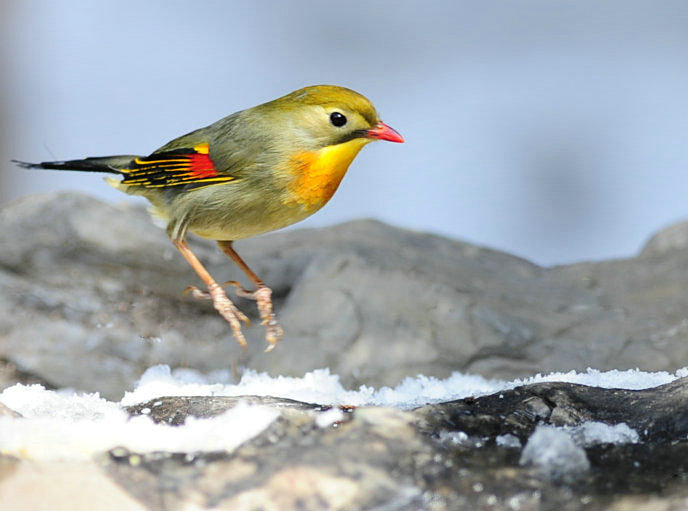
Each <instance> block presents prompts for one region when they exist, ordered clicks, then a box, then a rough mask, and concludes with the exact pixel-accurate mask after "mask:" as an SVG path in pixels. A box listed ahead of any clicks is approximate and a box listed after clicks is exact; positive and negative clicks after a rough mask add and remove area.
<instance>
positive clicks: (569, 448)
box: [520, 424, 590, 480]
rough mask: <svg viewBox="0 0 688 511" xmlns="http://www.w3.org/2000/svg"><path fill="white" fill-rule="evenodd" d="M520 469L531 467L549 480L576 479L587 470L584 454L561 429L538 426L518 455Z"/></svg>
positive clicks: (588, 466)
mask: <svg viewBox="0 0 688 511" xmlns="http://www.w3.org/2000/svg"><path fill="white" fill-rule="evenodd" d="M520 464H521V465H534V466H535V467H537V469H538V471H539V472H540V473H541V474H542V475H544V476H546V477H549V478H551V479H564V480H570V479H575V478H576V477H578V476H579V475H581V474H583V473H585V472H587V471H588V470H589V469H590V461H589V460H588V456H587V455H586V454H585V450H584V449H583V448H582V447H580V446H579V445H577V444H576V443H575V442H574V441H573V438H571V435H569V434H568V433H567V432H566V431H564V430H562V429H561V428H555V427H552V426H545V425H542V424H541V425H539V426H538V427H537V428H535V431H534V432H533V434H532V435H530V438H529V439H528V442H527V443H526V446H525V447H524V448H523V452H521V459H520Z"/></svg>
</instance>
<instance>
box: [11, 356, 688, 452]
mask: <svg viewBox="0 0 688 511" xmlns="http://www.w3.org/2000/svg"><path fill="white" fill-rule="evenodd" d="M683 376H688V368H684V369H681V370H679V371H677V372H676V373H675V374H670V373H667V372H656V373H647V372H643V371H638V370H629V371H606V372H600V371H596V370H591V369H589V370H588V371H587V372H585V373H576V372H574V371H571V372H568V373H552V374H549V375H546V376H542V375H536V376H533V377H531V378H526V379H520V380H514V381H502V380H488V379H485V378H483V377H481V376H474V375H466V374H461V373H454V374H453V375H452V376H450V377H449V378H447V379H444V380H440V379H437V378H430V377H426V376H417V377H415V378H407V379H405V380H404V381H403V382H402V383H401V384H400V385H398V386H397V387H394V388H388V387H383V388H381V389H373V388H370V387H361V388H359V389H358V390H347V389H345V388H344V387H342V385H341V384H340V382H339V376H337V375H334V374H330V372H329V370H328V369H320V370H316V371H313V372H310V373H307V374H306V375H304V376H303V377H302V378H292V377H284V376H280V377H276V378H273V377H270V376H268V375H266V374H259V373H256V372H253V371H247V372H246V373H245V374H244V376H243V377H242V379H241V381H240V382H239V383H238V384H229V383H211V382H210V381H220V382H223V381H224V382H227V381H228V380H229V376H228V374H227V373H218V374H214V375H211V376H210V377H205V376H202V375H200V374H198V373H196V372H194V371H190V370H175V371H171V370H170V368H169V367H167V366H154V367H151V368H150V369H148V370H147V371H146V372H145V374H144V375H143V376H142V377H141V380H140V381H139V382H138V384H137V385H136V388H135V389H134V390H133V391H132V392H127V393H126V394H125V396H124V398H123V399H122V401H120V402H119V403H117V402H113V401H108V400H106V399H103V398H101V397H100V396H99V395H98V394H83V393H78V392H74V391H71V390H61V391H50V390H46V389H44V388H43V387H41V386H40V385H28V386H26V385H21V384H17V385H14V386H12V387H8V388H6V389H5V390H4V391H3V392H2V393H0V403H3V404H5V405H6V406H8V407H9V408H11V409H13V410H15V411H17V412H19V413H20V414H22V416H23V417H21V418H12V417H0V452H1V453H3V454H9V455H13V456H17V457H20V458H25V459H35V460H80V459H88V458H90V457H91V456H92V455H93V454H96V453H100V452H103V451H107V450H109V449H112V448H114V447H117V446H121V447H126V448H128V449H130V450H132V451H135V452H140V453H144V452H152V451H174V452H198V451H218V450H227V451H230V450H232V449H234V448H236V447H237V446H239V445H240V444H242V443H243V442H245V441H246V440H249V439H250V438H252V437H254V436H256V435H258V434H259V433H260V432H262V431H263V430H264V429H265V428H266V427H267V426H269V425H270V423H272V421H274V420H275V419H276V418H277V417H278V416H279V411H277V410H273V409H269V408H265V407H260V406H250V405H247V404H243V405H239V406H237V407H235V408H234V409H232V410H229V411H228V412H226V413H224V414H222V415H221V416H218V417H215V418H212V419H194V418H189V419H187V421H186V424H185V425H184V426H179V427H170V426H166V425H163V424H155V423H153V421H152V420H151V419H150V418H148V417H146V416H145V415H143V416H138V417H132V418H130V417H129V415H128V414H127V413H126V412H125V411H124V410H123V409H122V407H123V406H129V405H133V404H137V403H142V402H146V401H149V400H151V399H154V398H156V397H162V396H241V395H259V396H274V397H284V398H291V399H296V400H299V401H305V402H310V403H318V404H329V405H355V406H364V405H380V406H393V407H397V408H400V409H410V408H414V407H417V406H421V405H423V404H427V403H437V402H441V401H448V400H451V399H460V398H464V397H468V396H483V395H487V394H493V393H496V392H500V391H504V390H507V389H511V388H514V387H517V386H520V385H524V384H529V383H537V382H545V381H549V382H551V381H561V382H570V383H580V384H584V385H591V386H597V387H604V388H621V389H645V388H650V387H655V386H658V385H663V384H665V383H669V382H671V381H673V380H675V379H677V378H679V377H683ZM336 420H338V412H337V411H335V412H334V413H332V414H324V415H323V416H321V417H319V418H318V419H317V424H318V426H320V427H325V426H328V425H329V424H331V423H332V422H334V421H336ZM545 428H547V427H545ZM579 428H580V429H577V430H575V431H573V430H568V431H561V430H563V429H565V428H550V429H556V430H557V432H556V433H552V432H551V431H550V430H549V429H542V430H540V428H538V430H536V433H535V434H533V436H532V437H531V440H533V441H537V440H538V438H539V437H542V438H541V445H542V447H543V448H546V447H548V445H549V444H550V443H551V441H552V439H553V435H554V436H556V435H557V434H559V433H561V434H565V436H566V438H571V439H573V440H575V441H577V442H578V444H579V445H581V444H582V445H585V446H587V445H592V444H594V443H600V442H615V443H625V442H636V441H638V435H637V433H636V432H635V431H633V430H632V429H631V428H629V427H628V426H627V425H625V424H621V425H616V426H614V427H611V426H606V425H604V424H601V423H588V424H586V425H583V426H581V427H579ZM454 435H455V438H456V439H457V440H456V441H461V434H460V433H454ZM464 436H465V434H464ZM508 437H509V435H505V437H503V438H502V437H500V438H498V442H501V445H505V446H509V447H520V445H519V443H518V439H517V438H516V437H513V438H508ZM560 438H561V439H563V437H561V436H560ZM562 441H563V442H564V444H566V440H565V439H563V440H562ZM560 443H561V442H560ZM528 444H531V442H530V441H529V442H528ZM546 454H547V453H546V452H542V449H540V451H539V455H540V456H544V455H546ZM526 455H528V456H531V455H533V454H532V453H529V451H528V446H526V449H524V457H526ZM535 456H537V453H536V455H535ZM526 461H528V460H526ZM531 461H532V460H531ZM535 463H536V464H537V461H535Z"/></svg>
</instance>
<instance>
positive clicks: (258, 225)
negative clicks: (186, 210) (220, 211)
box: [189, 207, 315, 240]
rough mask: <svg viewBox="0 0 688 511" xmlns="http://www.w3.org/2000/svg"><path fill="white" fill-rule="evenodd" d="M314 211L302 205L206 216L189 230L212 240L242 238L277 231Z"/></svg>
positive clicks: (192, 224)
mask: <svg viewBox="0 0 688 511" xmlns="http://www.w3.org/2000/svg"><path fill="white" fill-rule="evenodd" d="M314 212H315V211H313V212H309V211H306V210H305V209H304V208H302V207H298V208H292V207H288V208H282V209H281V210H280V211H279V212H274V211H254V212H252V213H251V214H243V215H238V214H237V215H234V216H225V215H222V216H221V217H220V218H218V221H213V218H210V217H206V218H205V219H203V220H201V221H197V222H192V223H191V224H190V225H189V230H190V231H191V232H193V233H194V234H196V235H197V236H200V237H202V238H208V239H212V240H240V239H244V238H251V237H253V236H258V235H259V234H265V233H267V232H271V231H276V230H277V229H282V228H283V227H287V226H289V225H292V224H294V223H296V222H300V221H301V220H303V219H305V218H307V217H308V216H310V215H311V214H312V213H314Z"/></svg>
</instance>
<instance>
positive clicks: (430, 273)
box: [0, 193, 688, 399]
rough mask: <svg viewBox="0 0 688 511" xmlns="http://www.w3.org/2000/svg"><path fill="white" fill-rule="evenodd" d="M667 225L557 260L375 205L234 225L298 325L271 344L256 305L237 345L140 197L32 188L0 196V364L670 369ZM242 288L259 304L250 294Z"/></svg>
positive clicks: (95, 375) (57, 374)
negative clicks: (307, 221) (408, 220)
mask: <svg viewBox="0 0 688 511" xmlns="http://www.w3.org/2000/svg"><path fill="white" fill-rule="evenodd" d="M679 231H681V228H678V227H674V228H671V231H670V232H671V233H676V232H679ZM683 231H685V232H688V227H684V228H683ZM683 231H681V232H683ZM666 237H668V238H670V239H671V240H680V239H682V238H681V236H679V235H677V234H671V235H666V236H664V235H663V234H662V233H660V234H659V235H657V237H655V238H654V241H651V242H650V243H649V244H648V247H646V249H645V250H644V251H643V253H642V254H641V255H640V256H638V257H637V258H631V259H622V260H613V261H602V262H598V263H581V264H574V265H570V266H561V267H554V268H542V267H539V266H536V265H534V264H531V263H529V262H527V261H524V260H522V259H519V258H516V257H513V256H509V255H507V254H503V253H500V252H497V251H494V250H489V249H486V248H482V247H476V246H474V245H470V244H468V243H463V242H459V241H454V240H449V239H446V238H442V237H440V236H434V235H430V234H424V233H419V232H414V231H409V230H403V229H398V228H395V227H391V226H388V225H385V224H382V223H380V222H375V221H372V220H364V221H355V222H349V223H346V224H342V225H338V226H334V227H330V228H324V229H310V230H291V231H287V232H281V233H275V234H271V235H267V236H263V237H260V238H255V239H250V240H245V241H239V242H238V243H237V249H238V250H239V251H240V253H241V254H242V255H243V256H244V258H245V259H246V260H247V261H248V262H249V264H250V265H251V266H253V267H254V269H255V270H256V272H257V273H258V274H259V275H261V277H262V278H263V279H264V280H265V281H266V282H267V283H268V284H269V285H270V286H272V287H273V288H274V291H275V298H276V304H275V305H276V310H277V313H278V316H279V319H280V321H281V322H282V324H283V326H284V328H285V331H286V335H285V338H284V340H283V342H282V343H281V344H280V345H279V346H278V347H277V349H276V351H274V352H273V353H269V354H264V353H263V352H262V351H263V348H264V340H263V330H262V328H261V326H260V325H259V324H258V323H259V321H254V325H253V326H252V327H251V328H250V329H248V338H249V343H250V349H249V354H248V357H246V358H242V355H241V351H240V349H239V348H238V346H237V345H236V343H235V342H234V341H233V339H232V338H231V334H230V330H229V328H228V326H227V325H226V324H225V323H224V321H223V320H221V319H220V318H219V317H218V316H217V314H216V313H215V312H214V310H213V308H212V307H211V305H210V304H209V303H207V302H204V301H195V300H193V299H191V298H189V297H184V296H182V291H183V290H184V289H185V288H186V286H188V285H190V284H195V285H197V284H198V283H199V282H198V278H197V277H196V276H195V274H194V273H193V271H192V270H191V269H190V268H189V267H188V266H187V264H186V262H185V261H184V260H183V259H182V257H181V256H179V254H177V253H176V251H175V249H174V247H173V246H172V245H171V243H170V242H169V241H168V240H167V239H166V236H165V234H164V232H163V231H162V230H160V229H158V228H157V227H155V226H154V225H153V224H152V223H151V221H150V219H149V218H148V216H147V214H146V213H145V211H144V210H143V208H140V207H138V206H131V205H122V206H114V205H110V204H105V203H102V202H100V201H97V200H95V199H92V198H90V197H88V196H85V195H79V194H74V193H59V194H51V195H43V196H33V197H28V198H25V199H23V200H21V201H17V202H14V203H10V204H7V205H5V206H4V207H3V209H2V210H0V245H1V246H2V247H3V250H2V251H1V252H0V362H2V361H4V362H5V363H7V364H11V365H12V366H13V367H16V368H17V371H19V372H20V373H21V374H22V375H24V376H23V378H24V379H25V380H31V379H32V378H33V379H34V380H35V381H41V382H43V383H44V384H47V385H50V386H53V387H72V388H77V389H82V390H87V391H98V392H101V393H102V394H103V395H104V396H106V397H109V398H115V399H116V398H119V397H120V396H121V394H122V392H123V391H124V390H126V389H130V388H132V386H133V382H134V381H135V380H136V379H137V378H138V377H139V376H140V375H141V373H142V372H143V370H144V369H145V368H147V367H148V366H150V365H152V364H157V363H163V364H168V365H170V366H172V367H192V368H194V369H197V370H199V371H201V372H203V373H210V372H211V371H215V370H220V369H231V370H232V371H233V373H234V374H239V372H240V371H241V370H242V369H243V368H252V369H257V370H260V371H268V372H270V373H271V374H273V375H277V374H283V375H299V376H300V375H302V374H304V373H305V372H307V371H310V370H313V369H315V368H320V367H329V368H330V369H331V370H332V372H334V373H337V374H339V375H340V376H341V377H342V381H343V383H344V384H345V385H347V386H357V385H360V384H367V385H373V386H381V385H393V384H397V383H398V382H399V381H400V380H402V379H403V378H404V377H406V376H413V375H416V374H418V373H423V374H425V375H427V376H437V377H446V376H448V375H449V374H450V373H451V372H453V371H463V372H470V373H479V374H482V375H485V376H489V377H500V378H508V379H511V378H515V377H522V376H528V375H531V374H533V373H537V372H551V371H568V370H571V369H575V370H585V369H586V368H587V367H589V366H591V367H595V368H598V369H602V370H606V369H625V368H635V367H640V368H643V369H645V370H649V371H657V370H668V371H674V370H676V369H677V368H680V367H683V366H686V365H688V319H687V318H688V293H686V292H685V289H686V288H688V272H686V271H685V267H686V264H688V252H685V251H682V250H675V249H671V247H674V246H683V245H681V242H680V241H660V240H662V239H664V238H666ZM677 244H678V245H677ZM191 245H192V247H193V248H194V250H195V251H196V252H197V253H198V255H199V257H200V258H201V259H202V260H203V261H204V262H205V263H207V266H208V268H209V270H210V271H211V273H212V274H213V275H215V276H216V278H217V279H218V280H219V281H224V280H232V279H238V280H241V281H243V282H246V281H245V279H244V277H243V276H242V275H241V274H240V272H239V271H238V270H237V269H236V268H235V267H234V266H233V265H232V264H231V263H230V262H229V261H228V260H227V258H226V257H225V256H224V255H223V254H221V253H220V251H219V250H217V248H216V247H215V246H214V244H213V243H210V242H207V241H203V240H197V239H194V240H191ZM246 284H248V283H246ZM238 304H239V306H240V307H241V308H242V309H243V310H244V311H247V312H248V313H249V314H251V315H252V317H253V318H254V320H255V319H256V315H255V304H253V303H252V302H248V301H245V300H239V301H238Z"/></svg>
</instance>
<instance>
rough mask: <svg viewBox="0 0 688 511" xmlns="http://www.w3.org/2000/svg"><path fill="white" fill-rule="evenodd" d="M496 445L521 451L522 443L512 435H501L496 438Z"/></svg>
mask: <svg viewBox="0 0 688 511" xmlns="http://www.w3.org/2000/svg"><path fill="white" fill-rule="evenodd" d="M495 443H496V444H497V445H499V446H500V447H507V448H510V449H520V448H521V441H520V440H519V439H518V437H517V436H515V435H512V434H506V435H499V436H497V438H495Z"/></svg>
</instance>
